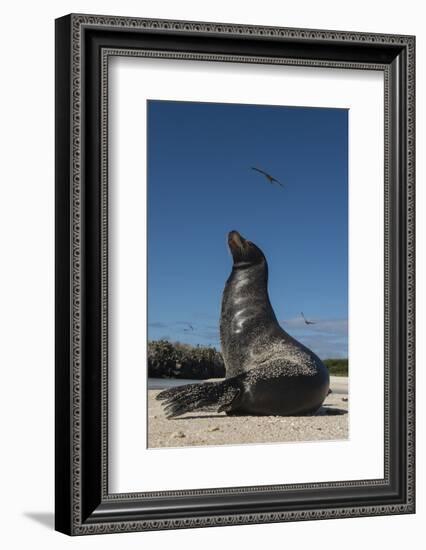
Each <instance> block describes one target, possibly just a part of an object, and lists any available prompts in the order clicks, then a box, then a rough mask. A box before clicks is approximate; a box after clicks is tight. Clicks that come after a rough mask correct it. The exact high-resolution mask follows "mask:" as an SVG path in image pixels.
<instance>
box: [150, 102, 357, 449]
mask: <svg viewBox="0 0 426 550" xmlns="http://www.w3.org/2000/svg"><path fill="white" fill-rule="evenodd" d="M146 109H147V130H146V131H147V152H146V154H147V241H148V242H147V269H148V282H147V298H148V299H147V316H148V327H147V333H148V334H147V340H148V342H147V350H148V352H147V365H145V364H141V365H140V368H141V369H144V370H146V373H147V377H148V381H147V388H148V390H147V391H148V397H147V403H148V405H147V407H148V411H147V419H148V420H147V423H148V429H147V434H148V436H147V437H148V441H147V446H148V448H160V449H161V448H170V447H200V446H208V445H243V444H267V443H275V444H276V443H298V442H306V441H308V442H312V441H319V440H321V441H336V440H347V439H348V438H350V433H349V411H350V407H349V377H350V372H349V364H350V361H349V359H350V358H349V353H348V346H349V341H348V243H349V236H348V125H349V110H348V109H343V108H321V107H310V106H304V105H301V106H286V105H253V104H237V103H213V102H212V103H208V102H195V101H165V100H156V99H149V100H148V101H147V102H146ZM142 154H143V153H142Z"/></svg>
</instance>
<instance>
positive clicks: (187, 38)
mask: <svg viewBox="0 0 426 550" xmlns="http://www.w3.org/2000/svg"><path fill="white" fill-rule="evenodd" d="M117 55H119V56H142V57H151V58H152V57H156V58H167V59H176V60H179V59H191V60H204V61H205V60H208V61H212V62H214V61H227V62H238V63H262V64H263V63H273V64H282V65H301V66H311V67H312V66H315V67H334V68H342V69H368V70H377V71H383V73H384V78H385V86H384V87H385V97H384V105H385V143H384V155H385V196H384V203H385V319H384V327H385V384H384V391H385V411H384V412H385V415H384V417H385V433H384V458H385V460H384V472H385V475H384V478H383V479H382V480H362V481H345V482H333V483H313V484H297V485H274V486H268V487H266V486H261V487H254V486H253V487H235V488H226V489H209V490H207V489H206V490H204V489H199V490H192V491H168V492H164V491H163V492H155V493H130V494H122V493H119V494H109V493H108V468H107V405H108V377H107V367H108V353H107V340H108V334H107V332H108V330H107V326H108V242H107V234H108V215H107V206H108V166H107V165H108V147H107V146H108V143H107V128H108V59H109V58H110V56H117ZM414 79H415V39H414V37H412V36H397V35H381V34H364V33H347V32H341V31H329V30H327V31H321V30H307V29H287V28H278V27H258V26H256V27H254V26H245V25H228V24H218V23H201V22H187V21H168V20H148V19H136V18H124V17H108V16H96V15H69V16H66V17H63V18H60V19H58V20H57V21H56V236H57V237H56V281H57V284H56V387H55V391H56V528H57V529H58V530H59V531H62V532H65V533H67V534H72V535H83V534H91V533H112V532H124V531H142V530H154V529H177V528H187V527H201V526H213V525H230V524H232V525H235V524H247V523H264V522H282V521H295V520H307V519H326V518H336V517H358V516H371V515H384V514H403V513H413V512H414V507H415V504H414V465H415V463H414V384H415V379H414V322H415V319H414V224H415V220H414V200H415V196H414V170H415V158H414V155H415V143H414V134H415V88H414ZM89 372H90V376H88V375H89ZM218 497H220V502H219V498H218ZM325 497H326V498H327V502H326V501H325ZM177 498H179V499H180V502H182V499H185V502H186V507H185V506H182V505H181V506H180V508H179V509H178V508H177V507H176V499H177ZM212 499H214V503H215V504H214V506H213V504H212V502H213V500H212ZM348 502H351V504H350V505H348ZM301 504H303V509H301ZM212 506H213V507H215V511H214V513H212V512H211V509H212ZM206 508H209V510H210V511H208V512H207V511H204V510H205V509H206Z"/></svg>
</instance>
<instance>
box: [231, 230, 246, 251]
mask: <svg viewBox="0 0 426 550" xmlns="http://www.w3.org/2000/svg"><path fill="white" fill-rule="evenodd" d="M245 242H246V240H245V239H244V237H243V236H242V235H240V234H239V233H238V231H230V232H229V233H228V246H229V248H230V249H231V251H232V250H235V249H236V248H237V249H241V248H243V246H244V243H245Z"/></svg>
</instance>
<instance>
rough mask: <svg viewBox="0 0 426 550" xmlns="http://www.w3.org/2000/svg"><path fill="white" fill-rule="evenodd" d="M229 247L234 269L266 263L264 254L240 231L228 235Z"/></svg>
mask: <svg viewBox="0 0 426 550" xmlns="http://www.w3.org/2000/svg"><path fill="white" fill-rule="evenodd" d="M228 246H229V250H230V251H231V254H232V258H233V260H234V268H245V267H250V266H253V265H258V264H262V263H265V262H266V260H265V256H264V255H263V252H262V251H261V250H260V248H258V247H257V246H256V245H255V244H254V243H252V242H251V241H248V240H247V239H245V238H244V237H243V236H242V235H240V233H238V231H230V232H229V233H228Z"/></svg>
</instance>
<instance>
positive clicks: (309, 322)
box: [300, 311, 315, 325]
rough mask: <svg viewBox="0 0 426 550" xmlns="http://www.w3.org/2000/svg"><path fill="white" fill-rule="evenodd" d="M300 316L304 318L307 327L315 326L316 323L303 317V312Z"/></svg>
mask: <svg viewBox="0 0 426 550" xmlns="http://www.w3.org/2000/svg"><path fill="white" fill-rule="evenodd" d="M300 314H301V315H302V317H303V320H304V321H305V325H315V321H308V320H307V319H306V317H305V316H304V315H303V311H301V312H300Z"/></svg>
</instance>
